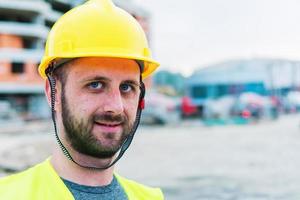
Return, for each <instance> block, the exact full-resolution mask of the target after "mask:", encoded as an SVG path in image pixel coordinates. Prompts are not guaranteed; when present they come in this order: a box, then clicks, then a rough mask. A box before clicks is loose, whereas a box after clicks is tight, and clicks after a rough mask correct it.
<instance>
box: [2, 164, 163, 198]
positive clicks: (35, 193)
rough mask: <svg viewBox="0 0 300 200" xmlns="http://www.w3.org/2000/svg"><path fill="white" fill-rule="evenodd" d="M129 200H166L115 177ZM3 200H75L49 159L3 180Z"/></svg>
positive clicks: (150, 191) (148, 189)
mask: <svg viewBox="0 0 300 200" xmlns="http://www.w3.org/2000/svg"><path fill="white" fill-rule="evenodd" d="M115 176H116V178H117V180H118V181H119V183H120V184H121V186H122V187H123V188H124V191H125V193H126V194H127V197H128V199H129V200H163V199H164V197H163V194H162V192H161V190H160V189H158V188H150V187H147V186H144V185H141V184H139V183H136V182H134V181H131V180H128V179H125V178H123V177H121V176H119V175H115ZM0 199H1V200H2V199H3V200H21V199H22V200H74V197H73V195H72V193H71V192H70V191H69V189H68V188H67V186H66V185H65V184H64V182H63V181H62V180H61V178H60V177H59V176H58V174H57V173H56V171H55V170H54V168H53V167H52V165H51V164H50V161H49V159H47V160H46V161H44V162H42V163H40V164H38V165H36V166H34V167H32V168H30V169H28V170H26V171H24V172H21V173H18V174H15V175H11V176H8V177H5V178H2V179H0Z"/></svg>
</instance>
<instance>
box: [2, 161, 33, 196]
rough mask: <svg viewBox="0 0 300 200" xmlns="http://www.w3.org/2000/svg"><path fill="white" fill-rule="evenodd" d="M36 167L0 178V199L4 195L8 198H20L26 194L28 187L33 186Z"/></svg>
mask: <svg viewBox="0 0 300 200" xmlns="http://www.w3.org/2000/svg"><path fill="white" fill-rule="evenodd" d="M37 167H39V166H35V167H33V168H29V169H27V170H25V171H23V172H19V173H16V174H13V175H9V176H7V177H4V178H1V179H0V199H5V197H10V198H9V199H18V198H19V197H20V199H22V198H21V197H22V196H26V193H27V192H29V188H34V180H35V179H36V175H35V174H36V173H35V172H36V168H37ZM20 190H21V191H20ZM14 197H15V198H14Z"/></svg>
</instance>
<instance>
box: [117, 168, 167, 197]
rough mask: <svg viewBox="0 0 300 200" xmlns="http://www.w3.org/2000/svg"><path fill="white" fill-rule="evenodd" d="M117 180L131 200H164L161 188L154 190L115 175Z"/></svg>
mask: <svg viewBox="0 0 300 200" xmlns="http://www.w3.org/2000/svg"><path fill="white" fill-rule="evenodd" d="M115 176H116V178H117V180H118V181H119V183H120V184H121V186H122V187H123V188H124V190H125V192H126V194H127V195H128V197H129V200H131V199H133V200H135V199H139V200H150V199H151V200H163V199H164V197H163V193H162V191H161V189H160V188H153V187H149V186H146V185H143V184H141V183H138V182H136V181H133V180H129V179H127V178H124V177H121V176H120V175H117V174H115Z"/></svg>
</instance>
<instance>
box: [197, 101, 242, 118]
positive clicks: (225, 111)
mask: <svg viewBox="0 0 300 200" xmlns="http://www.w3.org/2000/svg"><path fill="white" fill-rule="evenodd" d="M235 102H236V99H235V97H233V96H223V97H221V98H218V99H211V100H207V101H206V103H205V104H204V112H203V117H204V118H205V119H228V118H230V115H231V108H232V107H233V105H234V103H235Z"/></svg>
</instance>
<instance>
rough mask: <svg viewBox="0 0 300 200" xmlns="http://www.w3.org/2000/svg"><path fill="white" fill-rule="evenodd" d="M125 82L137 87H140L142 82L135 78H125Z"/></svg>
mask: <svg viewBox="0 0 300 200" xmlns="http://www.w3.org/2000/svg"><path fill="white" fill-rule="evenodd" d="M123 83H127V84H131V85H135V86H137V87H139V86H140V85H141V84H140V83H139V82H137V81H135V80H125V81H123Z"/></svg>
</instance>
